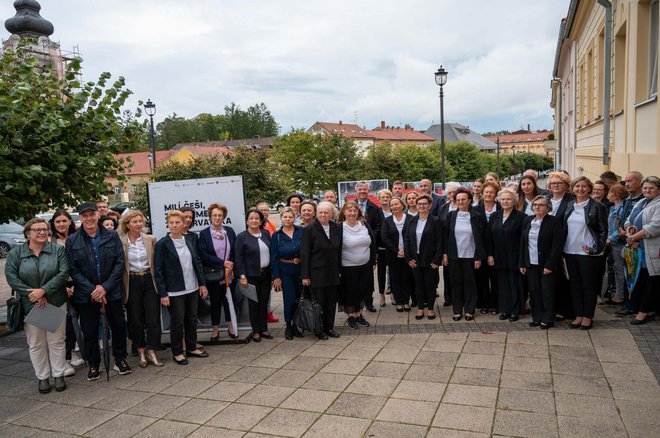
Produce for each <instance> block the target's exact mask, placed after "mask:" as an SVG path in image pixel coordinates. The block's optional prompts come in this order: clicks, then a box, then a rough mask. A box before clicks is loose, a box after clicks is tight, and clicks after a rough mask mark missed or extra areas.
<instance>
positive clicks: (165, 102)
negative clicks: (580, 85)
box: [0, 0, 569, 132]
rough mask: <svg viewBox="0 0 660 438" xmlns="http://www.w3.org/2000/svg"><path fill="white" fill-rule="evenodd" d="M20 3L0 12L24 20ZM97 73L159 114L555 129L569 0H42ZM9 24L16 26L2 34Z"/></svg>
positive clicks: (90, 76)
mask: <svg viewBox="0 0 660 438" xmlns="http://www.w3.org/2000/svg"><path fill="white" fill-rule="evenodd" d="M12 3H13V2H12V1H11V0H2V2H1V3H0V17H2V18H3V19H6V18H9V17H11V16H13V15H14V12H15V11H14V8H13V6H12ZM40 3H41V7H42V9H41V15H42V16H43V17H44V18H46V19H48V20H50V21H51V22H52V23H53V25H54V26H55V33H54V34H53V35H52V37H51V38H52V39H53V40H55V41H59V42H60V43H61V47H62V49H63V50H72V49H73V47H74V46H78V48H79V50H80V53H81V56H82V57H83V59H84V63H83V66H84V79H86V80H94V79H96V78H98V75H99V73H101V72H103V71H109V72H110V73H112V74H113V76H118V75H122V76H124V77H125V78H126V81H127V84H128V88H130V89H131V90H132V91H133V92H134V93H135V95H134V97H135V99H133V100H132V101H130V102H129V105H128V108H129V109H131V108H134V107H135V105H137V100H138V99H142V100H145V101H146V100H147V99H148V98H150V99H152V100H153V101H154V102H155V103H156V105H157V111H158V112H157V115H156V119H157V120H161V119H162V118H163V117H165V116H167V115H171V114H172V113H175V112H176V113H177V114H179V115H182V116H185V117H194V116H195V115H197V114H199V113H203V112H205V113H213V114H219V113H223V112H224V106H225V105H227V104H229V103H230V102H236V103H237V104H238V105H240V106H241V107H243V108H247V107H248V106H251V105H253V104H255V103H258V102H264V103H265V104H266V105H267V106H268V108H269V109H270V110H271V112H272V113H273V115H274V116H275V118H276V120H277V122H278V123H279V124H280V126H281V132H286V131H288V130H289V129H290V128H291V127H296V128H307V127H309V126H311V125H312V124H313V123H314V122H316V121H326V122H337V121H339V120H343V121H345V122H355V120H356V119H357V123H358V124H359V125H361V126H365V127H367V128H374V127H376V126H377V125H378V124H379V123H380V121H381V120H384V121H386V123H387V124H388V125H394V126H397V125H398V126H403V125H405V124H406V123H409V124H411V125H412V126H414V127H415V128H416V129H422V130H423V129H426V128H428V126H429V125H430V124H431V123H438V121H439V118H440V116H439V112H440V111H439V98H438V91H439V89H438V86H437V85H436V84H435V82H434V78H433V73H434V72H435V70H437V69H438V67H439V66H440V65H441V64H442V65H443V66H444V67H445V68H446V69H447V70H448V71H449V77H448V82H447V85H445V87H444V90H445V120H446V121H447V122H459V123H463V124H465V125H469V126H470V127H471V128H472V129H474V130H476V131H478V132H484V131H495V130H500V129H508V130H516V129H519V128H520V127H521V126H524V127H526V126H527V124H530V125H531V127H532V129H542V128H551V127H552V113H551V109H550V108H549V101H550V80H551V75H552V67H553V62H554V55H555V47H556V43H557V35H558V31H559V24H560V20H561V18H562V17H563V16H564V15H565V14H566V12H567V10H568V4H569V1H568V0H559V1H558V0H534V1H530V0H501V1H493V0H407V1H393V0H353V1H346V0H333V1H317V0H194V1H192V0H111V1H101V0H40ZM8 36H9V33H8V32H7V31H6V30H5V29H4V28H3V29H2V38H4V39H6V38H7V37H8Z"/></svg>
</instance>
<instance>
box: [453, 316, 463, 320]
mask: <svg viewBox="0 0 660 438" xmlns="http://www.w3.org/2000/svg"><path fill="white" fill-rule="evenodd" d="M461 318H463V315H454V316H452V317H451V319H453V320H454V321H460V320H461Z"/></svg>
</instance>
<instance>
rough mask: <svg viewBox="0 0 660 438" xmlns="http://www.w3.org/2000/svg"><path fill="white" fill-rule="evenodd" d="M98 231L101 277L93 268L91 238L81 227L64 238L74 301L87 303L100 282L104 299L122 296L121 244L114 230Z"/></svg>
mask: <svg viewBox="0 0 660 438" xmlns="http://www.w3.org/2000/svg"><path fill="white" fill-rule="evenodd" d="M98 233H99V237H100V242H99V245H98V254H99V260H98V263H99V270H100V272H101V276H100V278H99V275H98V273H97V271H96V261H95V260H96V259H95V257H94V248H93V246H92V238H91V237H89V235H88V234H87V233H86V232H85V230H84V229H83V228H81V229H80V230H78V231H77V232H76V233H73V234H72V235H70V236H69V237H68V238H67V239H66V256H67V259H68V261H69V270H70V274H71V278H72V279H73V284H74V286H75V287H74V289H73V291H74V292H73V298H72V301H73V302H74V303H80V304H86V303H90V302H91V298H90V295H91V293H92V291H93V290H94V289H95V288H96V286H97V285H99V284H100V285H101V286H103V289H105V293H106V300H107V301H115V300H121V299H123V298H124V284H123V280H122V278H123V275H124V265H125V261H124V247H123V246H122V243H121V240H120V239H119V236H118V235H117V233H115V232H114V231H111V230H107V229H106V228H104V227H101V226H99V230H98Z"/></svg>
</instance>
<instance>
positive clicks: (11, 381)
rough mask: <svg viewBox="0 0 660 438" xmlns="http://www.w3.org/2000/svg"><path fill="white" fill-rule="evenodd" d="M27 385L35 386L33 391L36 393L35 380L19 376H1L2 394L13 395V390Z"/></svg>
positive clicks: (0, 387) (0, 392)
mask: <svg viewBox="0 0 660 438" xmlns="http://www.w3.org/2000/svg"><path fill="white" fill-rule="evenodd" d="M26 383H32V384H33V390H35V391H36V388H37V384H36V383H35V380H34V378H32V379H28V378H25V377H17V376H0V394H3V395H4V394H12V392H11V390H12V389H15V388H18V387H19V386H23V385H25V384H26Z"/></svg>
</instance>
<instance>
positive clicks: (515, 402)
mask: <svg viewBox="0 0 660 438" xmlns="http://www.w3.org/2000/svg"><path fill="white" fill-rule="evenodd" d="M497 409H502V410H512V411H525V412H539V413H542V414H548V413H551V412H554V411H555V398H554V396H553V394H552V393H551V392H543V391H527V390H524V389H508V388H502V389H500V391H499V394H498V397H497Z"/></svg>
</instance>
